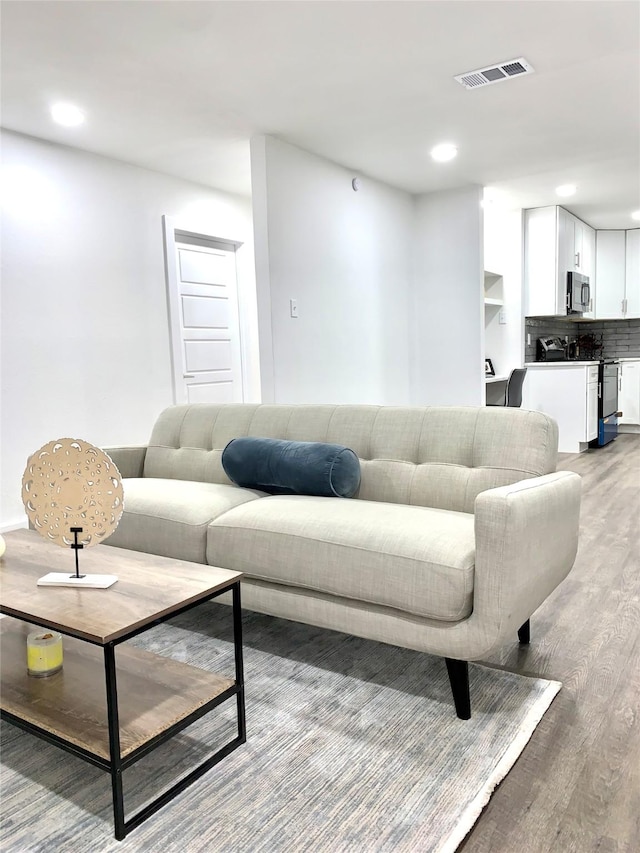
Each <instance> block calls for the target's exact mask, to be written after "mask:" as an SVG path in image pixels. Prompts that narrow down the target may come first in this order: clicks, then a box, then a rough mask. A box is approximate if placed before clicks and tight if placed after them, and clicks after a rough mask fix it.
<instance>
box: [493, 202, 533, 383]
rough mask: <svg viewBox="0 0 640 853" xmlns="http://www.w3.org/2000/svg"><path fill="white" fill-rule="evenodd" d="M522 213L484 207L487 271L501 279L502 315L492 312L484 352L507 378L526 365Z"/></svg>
mask: <svg viewBox="0 0 640 853" xmlns="http://www.w3.org/2000/svg"><path fill="white" fill-rule="evenodd" d="M522 228H523V224H522V210H520V209H519V208H518V209H511V208H508V207H505V206H502V205H501V204H500V203H498V202H492V203H485V206H484V268H485V270H489V271H491V272H494V273H499V274H500V275H501V276H502V295H503V299H504V306H503V309H502V310H503V313H504V319H505V322H504V323H503V324H501V323H500V322H499V321H500V312H499V311H497V310H492V309H489V310H488V312H487V321H488V322H487V327H486V332H485V351H486V355H487V357H489V358H491V359H492V361H493V364H494V367H495V370H496V373H498V374H501V375H508V374H509V373H510V372H511V371H512V370H513V368H514V367H522V365H523V363H524V316H523V305H522V246H523V232H522Z"/></svg>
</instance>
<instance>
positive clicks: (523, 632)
mask: <svg viewBox="0 0 640 853" xmlns="http://www.w3.org/2000/svg"><path fill="white" fill-rule="evenodd" d="M518 640H519V641H520V642H521V643H522V644H523V645H525V646H526V645H528V644H529V641H530V640H531V626H530V624H529V620H528V619H527V621H526V622H525V623H524V625H521V626H520V628H518Z"/></svg>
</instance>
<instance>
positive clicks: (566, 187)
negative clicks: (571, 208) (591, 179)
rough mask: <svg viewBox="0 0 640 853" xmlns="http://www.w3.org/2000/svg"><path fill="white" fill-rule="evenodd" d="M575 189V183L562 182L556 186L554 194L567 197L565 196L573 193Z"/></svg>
mask: <svg viewBox="0 0 640 853" xmlns="http://www.w3.org/2000/svg"><path fill="white" fill-rule="evenodd" d="M577 189H578V188H577V186H576V185H575V184H562V186H560V187H556V195H559V196H562V198H567V196H570V195H575V194H576V190H577Z"/></svg>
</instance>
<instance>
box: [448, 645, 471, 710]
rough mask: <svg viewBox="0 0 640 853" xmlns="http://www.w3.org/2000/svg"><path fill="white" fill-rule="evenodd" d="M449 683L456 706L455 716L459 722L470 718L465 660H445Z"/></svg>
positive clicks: (467, 673)
mask: <svg viewBox="0 0 640 853" xmlns="http://www.w3.org/2000/svg"><path fill="white" fill-rule="evenodd" d="M445 663H446V664H447V672H448V674H449V683H450V684H451V692H452V693H453V701H454V704H455V706H456V714H457V715H458V717H459V718H460V719H461V720H468V719H469V718H470V717H471V699H470V698H469V664H468V663H467V661H466V660H455V659H454V658H445Z"/></svg>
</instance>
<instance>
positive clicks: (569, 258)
mask: <svg viewBox="0 0 640 853" xmlns="http://www.w3.org/2000/svg"><path fill="white" fill-rule="evenodd" d="M595 236H596V233H595V231H594V229H593V228H591V226H589V225H587V224H586V223H585V222H582V221H581V220H580V219H578V218H577V217H576V216H573V214H571V213H569V211H568V210H565V209H564V208H563V207H557V206H555V205H554V206H550V207H537V208H533V209H531V210H525V212H524V270H525V275H524V289H525V314H526V315H527V316H530V317H543V316H555V317H557V316H560V315H563V316H566V313H567V302H566V298H567V273H568V272H579V273H582V274H583V275H587V276H589V278H590V280H591V285H592V288H591V289H592V292H593V289H594V288H593V285H594V273H595V269H594V262H595V244H596V239H595ZM592 305H593V303H592ZM582 316H583V317H585V318H586V319H589V318H593V316H594V314H593V312H592V311H590V312H589V313H587V314H583V315H582Z"/></svg>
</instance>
